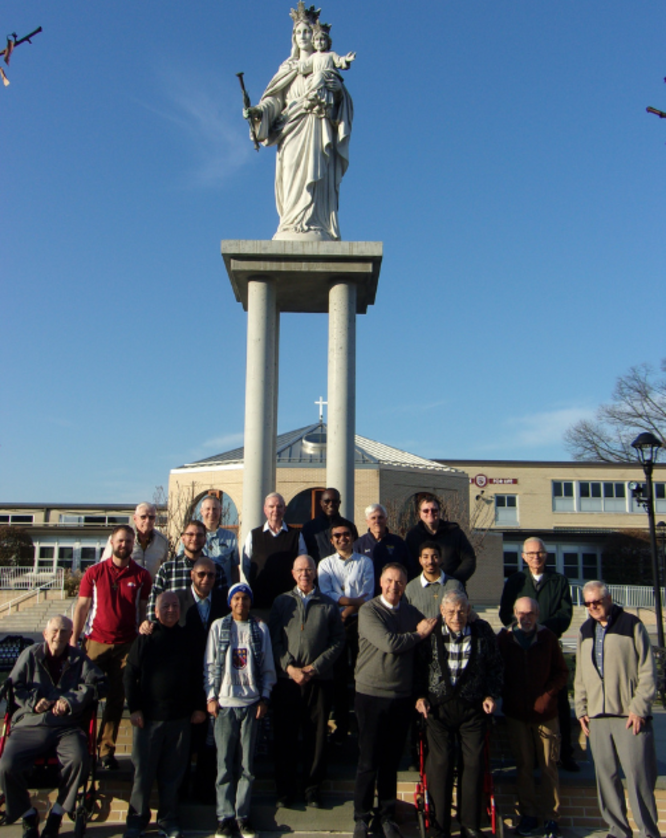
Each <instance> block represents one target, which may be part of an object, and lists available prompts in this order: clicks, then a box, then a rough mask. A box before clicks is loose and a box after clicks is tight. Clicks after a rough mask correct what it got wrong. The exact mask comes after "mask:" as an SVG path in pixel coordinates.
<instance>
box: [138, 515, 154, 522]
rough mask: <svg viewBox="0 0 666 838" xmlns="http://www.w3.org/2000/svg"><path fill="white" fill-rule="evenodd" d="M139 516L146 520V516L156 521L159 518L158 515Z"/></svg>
mask: <svg viewBox="0 0 666 838" xmlns="http://www.w3.org/2000/svg"><path fill="white" fill-rule="evenodd" d="M139 518H140V519H141V520H142V521H145V520H146V518H148V519H150V520H151V521H154V520H155V519H156V518H157V515H139Z"/></svg>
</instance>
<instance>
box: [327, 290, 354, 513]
mask: <svg viewBox="0 0 666 838" xmlns="http://www.w3.org/2000/svg"><path fill="white" fill-rule="evenodd" d="M327 424H328V439H327V445H326V485H327V486H332V487H334V488H336V489H338V490H339V492H340V494H341V495H342V504H341V506H340V514H341V515H343V516H344V517H346V518H350V519H351V520H354V441H355V434H356V284H355V283H354V282H353V281H349V280H342V279H340V280H337V279H334V280H333V281H332V282H331V288H330V291H329V296H328V423H327Z"/></svg>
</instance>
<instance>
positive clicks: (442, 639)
mask: <svg viewBox="0 0 666 838" xmlns="http://www.w3.org/2000/svg"><path fill="white" fill-rule="evenodd" d="M469 612H470V606H469V602H468V600H467V597H466V596H465V594H464V593H462V592H461V591H447V593H445V594H444V597H443V599H442V605H441V617H440V619H439V622H438V624H437V625H436V626H435V630H434V631H433V633H432V634H431V635H430V640H429V642H426V643H424V644H422V646H421V647H420V648H419V649H418V650H417V654H416V665H417V676H416V683H417V695H418V700H417V702H416V709H417V710H418V711H419V713H421V714H422V715H423V717H424V718H425V719H426V721H427V730H428V763H427V772H428V793H429V794H430V796H431V798H432V801H433V804H434V807H435V818H436V822H435V828H434V831H433V832H431V836H437V838H448V836H449V835H450V834H451V795H452V792H453V771H454V765H455V751H456V748H455V738H456V735H457V736H458V737H459V739H460V752H461V758H462V768H461V774H460V777H461V780H460V786H459V788H458V819H459V821H460V826H461V834H462V838H481V836H482V833H481V830H480V817H481V810H482V808H483V807H482V805H481V799H482V794H483V748H484V743H485V732H486V717H487V716H488V715H491V714H492V713H493V711H494V709H495V703H496V701H497V699H498V698H499V697H500V696H501V694H502V683H503V678H502V672H503V663H502V658H501V657H500V654H499V651H498V649H497V642H496V639H495V634H494V632H493V630H492V628H491V627H490V625H489V624H488V623H486V622H485V620H479V619H476V620H474V621H473V622H471V623H470V622H468V617H469Z"/></svg>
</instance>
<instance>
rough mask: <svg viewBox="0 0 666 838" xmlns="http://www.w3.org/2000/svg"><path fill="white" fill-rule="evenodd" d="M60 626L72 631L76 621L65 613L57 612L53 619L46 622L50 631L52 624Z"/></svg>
mask: <svg viewBox="0 0 666 838" xmlns="http://www.w3.org/2000/svg"><path fill="white" fill-rule="evenodd" d="M56 625H57V626H58V627H59V628H64V629H67V631H72V630H73V629H74V623H73V622H72V621H71V620H70V619H69V617H65V615H64V614H56V615H55V617H51V619H50V620H49V621H48V623H47V624H46V630H47V631H48V630H49V629H50V628H51V627H52V626H53V627H54V626H56Z"/></svg>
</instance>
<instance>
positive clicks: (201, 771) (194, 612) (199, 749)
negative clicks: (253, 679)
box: [176, 556, 229, 803]
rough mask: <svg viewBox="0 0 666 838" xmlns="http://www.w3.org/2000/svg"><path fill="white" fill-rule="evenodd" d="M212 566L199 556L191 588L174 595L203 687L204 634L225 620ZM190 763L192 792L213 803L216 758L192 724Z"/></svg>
mask: <svg viewBox="0 0 666 838" xmlns="http://www.w3.org/2000/svg"><path fill="white" fill-rule="evenodd" d="M215 574H216V569H215V563H214V561H213V559H210V558H208V557H207V556H202V557H201V558H200V559H197V561H196V562H195V563H194V566H193V568H192V570H191V573H190V576H191V579H192V584H191V585H190V587H189V588H187V589H186V590H181V591H176V594H177V595H178V601H179V602H180V620H179V621H178V623H179V625H181V626H184V628H185V630H186V631H187V633H188V635H189V638H190V649H191V652H192V655H193V656H194V657H195V658H196V659H197V661H198V662H199V663H200V666H201V674H200V676H199V680H200V681H201V682H202V683H203V674H204V656H205V653H206V642H207V640H208V630H209V629H210V627H211V626H212V625H213V623H214V622H215V620H219V619H220V618H221V617H225V616H226V615H227V614H228V613H229V606H228V605H227V593H228V589H227V586H226V584H225V585H224V587H222V588H218V587H215ZM190 736H191V738H190V759H189V762H188V766H189V765H190V764H191V762H192V756H193V754H196V755H197V761H196V769H195V773H194V781H193V783H192V791H193V793H194V796H195V797H196V799H197V800H198V801H200V802H201V803H210V802H212V801H213V800H215V774H216V771H217V755H216V753H215V744H214V742H213V743H212V744H209V745H208V746H207V745H206V740H207V739H212V737H208V724H194V725H192V728H191V731H190ZM189 781H190V777H189V772H186V774H185V777H184V778H183V788H182V789H181V791H182V793H183V795H184V796H185V797H188V796H189V785H190V783H189Z"/></svg>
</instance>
